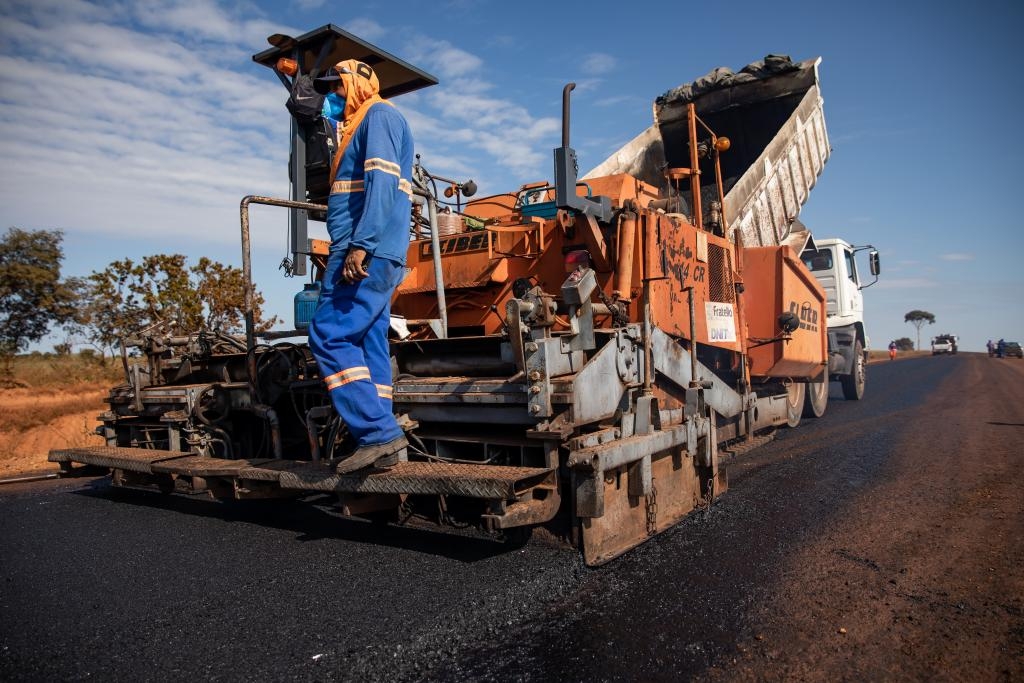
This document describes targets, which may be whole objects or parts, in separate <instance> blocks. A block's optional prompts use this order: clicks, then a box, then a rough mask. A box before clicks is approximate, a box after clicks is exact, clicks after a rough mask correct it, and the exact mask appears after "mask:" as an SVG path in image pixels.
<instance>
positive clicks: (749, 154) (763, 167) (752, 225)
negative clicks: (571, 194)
mask: <svg viewBox="0 0 1024 683" xmlns="http://www.w3.org/2000/svg"><path fill="white" fill-rule="evenodd" d="M820 62H821V60H820V58H818V59H811V60H807V61H804V62H792V61H790V59H789V58H788V57H780V56H776V55H769V56H768V57H766V58H765V59H764V60H763V61H761V62H755V63H753V64H749V65H747V66H746V67H744V68H743V69H742V70H741V71H740V72H738V73H734V72H732V71H731V70H729V69H727V68H724V67H720V68H718V69H715V70H714V71H712V72H711V73H709V74H707V75H706V76H704V77H702V78H699V79H697V80H696V81H693V82H692V83H687V84H685V85H681V86H679V87H678V88H674V89H673V90H670V91H668V92H667V93H665V94H664V95H662V96H661V97H659V98H658V99H657V100H656V102H655V107H654V108H655V124H654V125H653V126H651V127H650V128H648V129H647V130H645V131H644V132H643V133H641V134H640V135H638V136H637V137H635V138H634V139H633V140H631V141H630V142H628V143H627V144H626V145H624V146H623V147H622V148H620V149H619V150H617V151H616V152H615V153H614V154H612V155H611V156H610V157H609V158H608V159H606V160H605V161H604V162H603V163H601V164H600V165H599V166H597V167H596V168H594V169H593V170H591V171H590V172H589V173H587V174H586V175H585V176H584V178H583V179H587V178H594V177H600V176H605V175H611V174H615V173H629V174H631V175H633V176H636V177H637V178H639V179H640V180H643V181H644V182H647V183H650V184H651V185H654V186H655V187H666V178H665V169H667V168H686V167H689V166H690V150H689V145H688V144H687V139H688V132H687V121H686V110H687V105H689V104H690V103H692V104H693V105H694V107H695V108H696V112H697V115H698V116H699V117H700V119H701V120H702V121H704V123H706V124H707V125H708V127H710V128H711V130H713V131H715V134H716V135H718V136H719V137H727V138H729V140H730V142H731V146H730V148H729V150H728V151H726V152H724V153H722V154H721V157H720V158H721V168H722V185H723V189H724V190H725V217H726V220H727V223H728V228H729V229H728V235H727V236H728V237H729V238H730V239H732V238H733V236H734V231H739V233H740V235H741V236H742V239H743V244H744V245H746V246H776V245H778V244H784V243H788V242H787V240H788V238H789V237H790V234H791V233H793V232H798V231H799V229H800V227H801V226H800V224H799V222H798V221H797V220H796V219H797V217H798V215H799V214H800V209H801V207H802V206H803V204H804V203H805V202H806V201H807V196H808V194H809V193H810V191H811V188H813V187H814V185H815V183H816V182H817V178H818V176H819V175H821V172H822V170H823V168H824V166H825V163H826V162H827V161H828V157H829V151H830V150H829V142H828V132H827V130H826V128H825V116H824V112H823V101H822V98H821V92H820V90H819V85H818V65H819V63H820ZM702 134H703V132H702V131H698V138H700V137H701V135H702ZM700 165H701V188H702V193H701V194H702V199H703V202H702V203H703V206H704V207H705V212H704V214H705V217H707V216H709V214H710V212H708V211H707V210H706V207H709V206H710V202H711V201H712V198H713V197H712V195H713V194H714V184H715V182H716V178H715V173H714V168H713V165H712V163H711V160H710V159H709V158H708V157H704V159H703V160H702V162H701V164H700ZM681 195H682V197H683V200H684V202H685V206H686V207H688V206H691V205H692V201H691V198H690V197H689V192H688V191H686V190H685V189H683V191H682V192H681ZM682 212H683V213H689V210H688V208H685V207H684V209H683V211H682ZM801 246H802V243H801V244H798V245H796V247H795V248H797V249H799V248H800V247H801Z"/></svg>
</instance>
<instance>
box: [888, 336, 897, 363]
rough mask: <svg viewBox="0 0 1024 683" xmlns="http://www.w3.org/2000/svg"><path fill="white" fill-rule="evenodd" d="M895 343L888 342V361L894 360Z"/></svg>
mask: <svg viewBox="0 0 1024 683" xmlns="http://www.w3.org/2000/svg"><path fill="white" fill-rule="evenodd" d="M896 349H897V346H896V342H894V341H891V342H889V360H896Z"/></svg>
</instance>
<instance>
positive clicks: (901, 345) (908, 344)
mask: <svg viewBox="0 0 1024 683" xmlns="http://www.w3.org/2000/svg"><path fill="white" fill-rule="evenodd" d="M896 348H897V349H899V350H900V351H913V350H914V340H913V339H911V338H910V337H900V338H899V339H897V340H896Z"/></svg>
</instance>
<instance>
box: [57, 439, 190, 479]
mask: <svg viewBox="0 0 1024 683" xmlns="http://www.w3.org/2000/svg"><path fill="white" fill-rule="evenodd" d="M191 455H192V453H182V452H180V451H157V450H150V449H145V448H119V447H115V446H89V447H86V448H58V449H55V450H52V451H50V455H49V458H48V460H49V461H50V462H78V463H82V464H83V465H96V466H98V467H112V468H114V469H119V470H128V471H130V472H142V473H144V474H153V469H152V467H153V464H154V463H157V462H162V461H165V460H175V459H178V458H185V457H188V456H191Z"/></svg>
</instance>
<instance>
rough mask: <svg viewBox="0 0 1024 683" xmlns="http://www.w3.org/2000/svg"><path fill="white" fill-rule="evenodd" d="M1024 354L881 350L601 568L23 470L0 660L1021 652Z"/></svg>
mask: <svg viewBox="0 0 1024 683" xmlns="http://www.w3.org/2000/svg"><path fill="white" fill-rule="evenodd" d="M1015 363H1016V364H1017V365H1014V364H1015ZM1022 379H1024V363H1021V362H1020V361H1016V360H1015V359H989V358H987V357H984V356H981V355H973V354H960V355H958V356H952V357H936V358H931V357H925V358H915V359H908V360H902V361H898V362H895V363H888V362H885V363H880V364H877V365H872V366H871V367H870V370H869V381H868V391H867V395H866V396H865V399H864V400H863V401H860V402H846V401H843V400H842V399H841V398H839V393H838V390H837V389H838V387H834V388H833V393H832V400H831V401H830V404H829V409H828V413H827V414H826V416H825V417H824V418H822V419H820V420H805V421H804V423H803V424H801V425H800V427H799V428H798V429H796V430H785V431H783V432H781V433H780V436H779V437H778V438H777V439H776V440H775V442H773V443H771V444H769V445H767V446H765V447H763V448H761V449H758V450H757V451H754V452H752V453H749V454H747V455H745V456H741V457H740V458H737V459H736V460H735V461H733V462H732V463H730V465H729V475H730V489H729V491H728V492H727V493H726V494H725V495H724V496H722V497H721V498H720V499H718V500H717V501H716V503H715V504H714V505H713V506H712V507H711V509H710V510H708V511H702V512H698V513H696V514H694V515H691V516H690V517H689V518H687V519H686V520H685V521H684V522H682V523H681V524H679V525H677V526H676V527H675V528H673V529H671V530H669V531H668V532H666V533H663V534H661V535H659V536H657V537H655V538H654V539H652V540H650V541H648V542H647V543H645V544H644V545H642V546H641V547H639V548H637V549H635V550H633V551H631V552H630V553H628V554H626V555H625V556H623V557H621V558H619V559H617V560H615V561H613V562H611V563H609V564H607V565H605V566H604V567H601V568H597V569H589V568H586V567H585V566H584V565H583V562H582V560H581V558H580V556H579V555H578V554H577V553H576V552H575V551H573V550H570V549H566V548H561V547H555V546H552V545H547V544H545V543H544V542H542V541H534V542H531V543H530V544H528V545H526V546H525V547H523V548H519V549H509V548H508V547H506V546H502V545H500V544H497V543H494V542H491V541H486V540H480V539H475V538H465V537H456V536H450V535H444V534H439V533H435V532H430V531H424V530H417V529H397V528H382V527H379V526H376V525H373V524H370V523H362V522H357V521H351V520H344V519H341V518H339V517H337V516H336V515H335V514H333V513H332V512H331V511H330V509H329V507H328V506H327V505H326V504H325V505H316V504H312V503H309V502H274V501H271V502H250V503H243V504H238V503H235V504H226V503H218V502H212V501H207V500H204V499H199V498H189V497H183V496H162V495H160V494H158V493H149V492H136V491H125V490H118V489H113V488H111V487H110V486H109V485H108V482H107V480H106V479H91V480H61V481H56V482H54V481H46V482H37V483H32V484H16V485H8V486H5V487H3V489H2V490H0V679H3V680H44V679H46V680H52V679H62V680H79V679H86V678H89V679H100V680H139V679H146V680H153V679H156V680H163V679H168V678H172V677H173V678H179V677H185V676H188V677H200V678H203V679H221V680H241V679H271V680H280V679H284V680H354V681H364V680H421V679H422V680H579V681H592V680H680V679H687V678H691V679H692V678H699V679H710V680H734V679H743V680H784V679H792V678H798V679H805V680H836V679H844V678H845V679H851V680H852V679H864V678H871V679H878V678H883V679H889V680H893V679H900V680H924V679H930V678H934V677H936V676H938V677H940V678H951V679H961V678H971V679H975V678H978V679H983V680H999V679H1009V680H1013V679H1020V678H1021V677H1022V676H1024V664H1022V662H1024V602H1022V596H1024V510H1022V505H1021V502H1020V501H1021V498H1020V494H1019V491H1020V490H1021V488H1022V486H1024V467H1022V466H1021V465H1024V463H1022V462H1021V461H1022V460H1024V455H1021V453H1024V448H1022V445H1024V438H1022V436H1024V382H1022V381H1021V380H1022ZM965 397H970V400H965ZM325 503H326V501H325Z"/></svg>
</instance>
